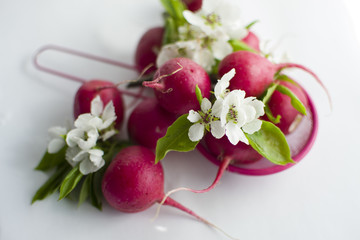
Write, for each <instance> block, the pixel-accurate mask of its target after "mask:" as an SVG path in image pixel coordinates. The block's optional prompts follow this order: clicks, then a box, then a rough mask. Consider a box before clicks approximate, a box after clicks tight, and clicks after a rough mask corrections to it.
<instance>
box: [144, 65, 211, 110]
mask: <svg viewBox="0 0 360 240" xmlns="http://www.w3.org/2000/svg"><path fill="white" fill-rule="evenodd" d="M143 85H144V86H146V87H151V88H153V89H154V92H155V96H156V98H157V99H158V101H159V104H160V105H161V107H163V108H164V109H165V110H167V111H169V112H171V113H174V114H177V115H182V114H185V113H188V112H189V111H190V110H191V109H193V110H198V109H199V102H198V100H197V98H196V93H195V89H196V85H197V86H198V87H199V88H200V90H201V92H202V93H203V96H204V97H205V98H209V96H210V90H211V82H210V78H209V75H208V74H207V73H206V71H205V70H204V69H203V68H202V67H201V66H200V65H199V64H197V63H195V62H194V61H192V60H191V59H188V58H173V59H170V60H169V61H167V62H165V63H164V64H163V65H162V66H161V67H160V68H159V69H158V70H157V71H156V73H155V75H154V80H153V81H150V82H143Z"/></svg>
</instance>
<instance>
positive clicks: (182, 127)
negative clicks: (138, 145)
mask: <svg viewBox="0 0 360 240" xmlns="http://www.w3.org/2000/svg"><path fill="white" fill-rule="evenodd" d="M187 116H188V114H184V115H182V116H181V117H179V118H178V119H177V120H176V121H175V122H174V123H173V124H172V125H171V126H170V127H169V128H168V129H167V132H166V135H165V136H164V137H162V138H160V139H159V140H158V141H157V144H156V158H155V162H156V163H158V162H159V161H160V160H161V159H163V158H164V157H165V155H166V154H167V153H168V152H169V151H178V152H188V151H191V150H193V149H195V147H196V145H197V144H198V143H199V142H192V141H191V140H190V139H189V136H188V132H189V129H190V127H191V126H192V125H193V123H191V122H190V121H189V120H188V119H187Z"/></svg>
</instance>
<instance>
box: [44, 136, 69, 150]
mask: <svg viewBox="0 0 360 240" xmlns="http://www.w3.org/2000/svg"><path fill="white" fill-rule="evenodd" d="M64 146H65V140H64V139H62V138H54V139H53V140H51V141H50V142H49V144H48V147H47V151H48V153H57V152H58V151H60V149H62V148H63V147H64Z"/></svg>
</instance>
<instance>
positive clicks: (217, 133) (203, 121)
mask: <svg viewBox="0 0 360 240" xmlns="http://www.w3.org/2000/svg"><path fill="white" fill-rule="evenodd" d="M218 107H219V104H217V103H216V102H215V104H214V106H213V108H211V102H210V101H209V99H207V98H204V99H203V100H202V102H201V111H198V112H195V111H194V110H190V111H189V115H188V117H187V119H188V120H189V121H190V122H192V123H195V124H193V125H192V126H191V127H190V129H189V133H188V135H189V139H190V140H191V141H193V142H197V141H199V140H200V139H202V138H203V136H204V132H205V130H210V131H211V133H212V135H213V136H214V137H216V138H221V137H222V136H224V134H225V130H224V128H223V127H222V126H221V122H220V121H219V120H216V117H217V118H219V117H220V114H221V109H218Z"/></svg>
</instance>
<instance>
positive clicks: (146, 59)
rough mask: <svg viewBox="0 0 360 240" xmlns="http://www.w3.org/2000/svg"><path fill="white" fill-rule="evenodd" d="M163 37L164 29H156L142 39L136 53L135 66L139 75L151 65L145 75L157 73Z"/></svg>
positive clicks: (152, 29) (148, 32)
mask: <svg viewBox="0 0 360 240" xmlns="http://www.w3.org/2000/svg"><path fill="white" fill-rule="evenodd" d="M163 35H164V28H163V27H154V28H151V29H149V30H148V31H146V32H145V33H144V35H143V36H142V37H141V38H140V41H139V43H138V45H137V48H136V52H135V66H136V69H137V71H138V72H139V73H141V72H142V71H143V70H144V69H145V68H147V67H149V66H150V65H151V67H150V68H149V69H148V70H146V71H145V73H144V74H150V73H153V72H155V71H156V58H157V54H158V52H159V51H160V48H161V45H162V40H163Z"/></svg>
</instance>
